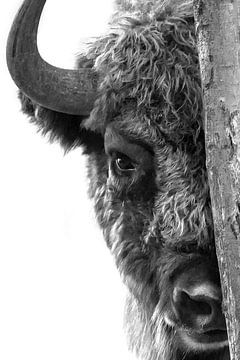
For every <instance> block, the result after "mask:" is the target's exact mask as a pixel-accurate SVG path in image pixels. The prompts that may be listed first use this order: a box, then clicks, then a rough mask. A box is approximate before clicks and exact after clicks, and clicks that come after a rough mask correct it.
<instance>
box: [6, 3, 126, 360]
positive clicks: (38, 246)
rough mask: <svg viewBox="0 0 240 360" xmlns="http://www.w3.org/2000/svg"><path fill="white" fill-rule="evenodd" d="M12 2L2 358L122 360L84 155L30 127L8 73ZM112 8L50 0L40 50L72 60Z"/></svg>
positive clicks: (54, 59)
mask: <svg viewBox="0 0 240 360" xmlns="http://www.w3.org/2000/svg"><path fill="white" fill-rule="evenodd" d="M36 1H37V0H36ZM20 4H21V1H19V0H8V1H7V2H5V1H3V2H2V3H1V13H0V16H1V19H0V42H1V43H0V52H1V53H0V55H1V58H0V61H1V62H0V99H1V118H0V359H1V360H9V359H11V360H12V359H14V360H17V359H24V360H28V359H29V360H30V359H31V360H37V359H41V360H43V359H44V360H48V359H49V360H50V359H51V360H54V359H58V360H61V359H66V360H75V359H83V360H95V359H97V360H110V359H111V360H120V359H121V360H130V359H131V358H133V357H132V355H131V354H130V353H128V351H127V346H126V339H125V335H124V331H123V326H122V317H123V306H124V305H123V304H124V297H125V289H124V287H123V285H122V283H121V279H120V277H119V275H118V273H117V271H116V269H115V266H114V264H113V260H112V258H111V256H110V254H109V251H108V250H107V248H106V246H105V244H104V241H103V239H102V236H101V233H100V231H99V229H98V227H97V225H96V223H95V220H94V214H93V211H92V204H91V203H90V200H88V198H87V180H86V173H85V167H84V162H85V159H84V157H83V156H82V155H81V151H80V150H75V151H73V152H71V153H70V154H68V155H67V156H64V155H63V151H62V150H61V148H60V147H59V146H58V145H56V144H54V145H51V144H48V143H47V141H46V139H43V138H42V137H41V136H40V135H39V134H37V133H36V129H35V127H34V126H33V125H31V124H29V123H28V121H27V119H26V117H25V116H23V115H22V114H21V113H20V105H19V102H18V101H17V96H16V92H17V91H16V87H15V85H14V84H13V82H12V80H11V78H10V76H9V74H8V72H7V68H6V64H5V46H6V38H7V33H8V30H9V28H10V24H11V22H12V20H13V17H14V15H15V13H16V11H17V9H18V7H19V5H20ZM111 7H112V2H111V0H105V1H103V0H101V1H100V0H95V1H94V0H88V1H85V0H68V1H64V0H63V1H59V0H48V1H47V4H46V5H45V9H44V13H43V16H42V20H41V25H40V31H39V49H40V52H41V53H42V55H43V57H44V58H45V59H46V60H48V61H49V62H51V63H52V64H54V65H57V66H62V67H69V68H71V67H73V63H74V54H75V53H77V51H78V49H79V48H81V46H82V45H81V44H80V42H79V39H80V38H82V37H83V38H86V37H88V36H89V35H90V36H93V35H97V34H98V33H100V32H102V31H103V30H104V28H105V26H106V23H107V18H108V17H109V14H110V13H111V11H112V9H111Z"/></svg>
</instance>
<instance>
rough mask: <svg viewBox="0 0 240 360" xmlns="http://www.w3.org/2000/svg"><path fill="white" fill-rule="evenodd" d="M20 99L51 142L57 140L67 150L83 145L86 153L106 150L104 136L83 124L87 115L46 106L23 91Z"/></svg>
mask: <svg viewBox="0 0 240 360" xmlns="http://www.w3.org/2000/svg"><path fill="white" fill-rule="evenodd" d="M19 99H20V101H21V104H22V111H23V112H24V113H25V114H26V115H28V116H29V117H30V121H31V122H32V123H34V124H35V125H37V127H38V130H39V131H40V132H41V133H42V134H43V135H46V136H48V138H49V140H50V142H54V141H57V142H59V143H60V144H61V146H62V147H63V148H64V150H65V151H69V150H71V149H73V148H76V147H78V146H82V147H83V149H84V153H91V152H101V151H103V150H104V143H103V137H102V136H101V135H100V134H99V133H95V132H92V131H90V130H86V129H84V128H83V127H82V126H81V123H82V121H83V120H85V119H86V116H82V115H70V114H65V113H61V112H56V111H53V110H49V109H47V108H44V107H42V106H40V105H38V104H34V102H33V101H32V100H31V99H29V98H28V97H27V96H26V95H24V94H23V93H22V92H21V91H20V92H19Z"/></svg>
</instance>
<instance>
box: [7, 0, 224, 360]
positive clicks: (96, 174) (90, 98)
mask: <svg viewBox="0 0 240 360" xmlns="http://www.w3.org/2000/svg"><path fill="white" fill-rule="evenodd" d="M44 4H45V0H25V2H24V3H23V5H22V7H21V9H20V11H19V13H18V15H17V16H16V19H15V21H14V23H13V26H12V29H11V32H10V36H9V40H8V48H7V59H8V66H9V70H10V73H11V75H12V77H13V79H14V81H15V82H16V84H17V85H18V87H19V89H20V100H21V102H22V109H23V111H24V112H25V113H26V114H27V115H28V116H30V119H31V121H32V122H34V123H35V124H36V125H37V126H38V128H39V129H40V130H41V132H42V133H43V134H44V135H45V134H48V135H49V136H50V139H51V140H57V141H59V142H60V144H61V145H62V146H63V147H64V148H65V150H66V151H69V150H70V149H72V148H75V147H77V146H82V147H83V149H84V153H85V154H86V156H87V158H88V176H89V179H90V189H89V194H90V197H91V198H92V199H93V200H94V206H95V211H96V216H97V220H98V222H99V225H100V227H101V228H102V231H103V234H104V238H105V241H106V244H107V246H108V247H109V249H110V251H111V253H112V255H113V256H114V258H115V261H116V266H117V267H118V269H119V271H120V273H121V275H122V278H123V281H124V283H125V284H126V285H127V288H128V290H129V296H128V299H127V303H126V329H127V334H128V339H129V346H130V348H131V349H132V350H134V351H135V352H136V354H137V355H138V356H139V358H141V359H144V360H181V359H186V360H203V359H204V360H209V359H211V360H213V359H214V360H227V359H229V350H228V340H227V332H226V323H225V318H224V314H223V311H222V295H221V287H220V279H219V271H218V264H217V258H216V254H215V244H214V231H213V220H212V211H211V203H210V196H209V186H208V179H207V173H206V166H205V147H204V129H203V104H202V92H201V81H200V72H199V61H198V54H197V49H196V38H195V29H194V19H193V11H192V2H191V1H189V0H186V1H180V0H179V1H178V0H156V1H140V0H138V1H133V0H132V1H131V0H125V1H120V0H119V1H117V2H116V4H117V9H118V11H117V13H116V15H115V16H113V18H112V24H111V29H110V31H109V32H108V34H107V35H104V36H101V37H99V38H97V39H95V40H94V41H92V42H91V44H89V48H88V51H87V52H86V53H85V54H82V55H80V56H79V57H78V59H77V69H76V70H66V69H60V68H56V67H54V66H52V65H50V64H48V63H46V62H45V61H44V60H43V59H42V58H41V57H40V55H39V53H38V49H37V44H36V37H37V28H38V23H39V19H40V16H41V11H42V9H43V7H44Z"/></svg>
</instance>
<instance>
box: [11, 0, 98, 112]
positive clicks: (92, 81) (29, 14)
mask: <svg viewBox="0 0 240 360" xmlns="http://www.w3.org/2000/svg"><path fill="white" fill-rule="evenodd" d="M45 2H46V0H25V1H24V3H23V4H22V6H21V8H20V9H19V12H18V14H17V16H16V18H15V20H14V22H13V25H12V28H11V30H10V34H9V37H8V43H7V64H8V69H9V72H10V74H11V76H12V78H13V80H14V81H15V83H16V85H17V86H18V87H19V88H20V89H21V90H22V91H23V92H24V94H25V95H27V96H28V97H29V98H30V99H31V100H33V101H34V102H36V103H38V104H40V105H42V106H44V107H46V108H48V109H51V110H55V111H59V112H63V113H68V114H74V115H89V113H90V111H91V110H92V108H93V104H94V101H95V98H96V92H97V83H98V77H97V74H96V73H95V72H94V71H93V70H92V69H87V68H84V69H78V70H66V69H61V68H57V67H54V66H52V65H50V64H48V63H47V62H46V61H44V60H43V59H42V58H41V56H40V54H39V52H38V48H37V30H38V24H39V20H40V16H41V13H42V9H43V7H44V4H45Z"/></svg>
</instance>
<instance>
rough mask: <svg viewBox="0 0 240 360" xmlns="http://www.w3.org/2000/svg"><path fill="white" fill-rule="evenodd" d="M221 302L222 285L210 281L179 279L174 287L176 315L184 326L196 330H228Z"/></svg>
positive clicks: (174, 309)
mask: <svg viewBox="0 0 240 360" xmlns="http://www.w3.org/2000/svg"><path fill="white" fill-rule="evenodd" d="M221 302H222V296H221V289H220V287H218V286H217V285H215V284H213V283H211V282H208V281H201V282H198V283H196V284H191V283H190V284H188V283H184V282H183V281H179V282H177V283H176V285H175V287H174V289H173V311H174V313H175V316H176V317H177V319H178V321H180V323H181V324H182V325H183V326H185V327H186V328H188V329H191V330H193V331H196V332H209V331H217V330H221V331H222V330H224V331H225V330H226V323H225V318H224V315H223V313H222V309H221Z"/></svg>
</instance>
